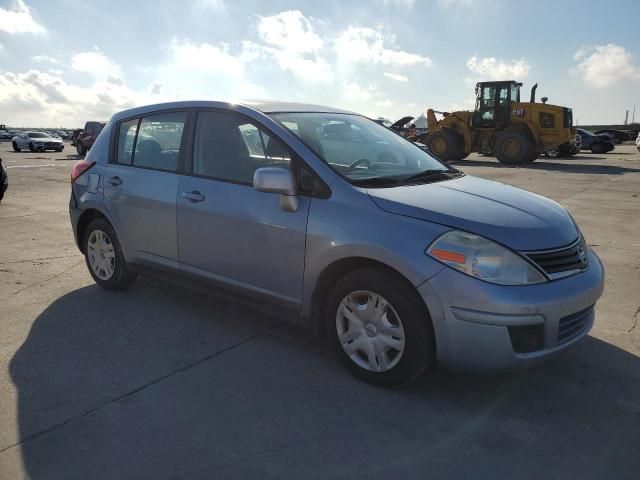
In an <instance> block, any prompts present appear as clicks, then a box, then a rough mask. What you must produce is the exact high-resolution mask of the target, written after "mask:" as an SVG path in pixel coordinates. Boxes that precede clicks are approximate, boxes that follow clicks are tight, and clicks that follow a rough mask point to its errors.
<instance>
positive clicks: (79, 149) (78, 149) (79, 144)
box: [76, 141, 87, 157]
mask: <svg viewBox="0 0 640 480" xmlns="http://www.w3.org/2000/svg"><path fill="white" fill-rule="evenodd" d="M76 152H78V155H80V156H81V157H84V156H85V154H86V153H87V150H86V149H85V148H84V145H82V142H80V141H76Z"/></svg>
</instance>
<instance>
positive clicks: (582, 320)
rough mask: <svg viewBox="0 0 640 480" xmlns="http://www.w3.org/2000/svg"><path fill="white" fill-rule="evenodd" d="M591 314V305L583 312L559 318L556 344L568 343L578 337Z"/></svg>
mask: <svg viewBox="0 0 640 480" xmlns="http://www.w3.org/2000/svg"><path fill="white" fill-rule="evenodd" d="M592 313H593V305H592V306H590V307H589V308H587V309H585V310H582V311H580V312H577V313H572V314H571V315H567V316H566V317H563V318H561V319H560V321H559V322H558V343H565V342H568V341H569V340H571V339H572V338H575V337H576V336H578V335H580V334H581V333H582V332H583V330H584V327H585V325H586V324H587V322H588V321H589V317H590V316H591V314H592Z"/></svg>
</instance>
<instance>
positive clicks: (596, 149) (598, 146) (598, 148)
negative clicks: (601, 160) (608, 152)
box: [591, 142, 604, 153]
mask: <svg viewBox="0 0 640 480" xmlns="http://www.w3.org/2000/svg"><path fill="white" fill-rule="evenodd" d="M591 153H604V145H602V143H600V142H596V143H592V144H591Z"/></svg>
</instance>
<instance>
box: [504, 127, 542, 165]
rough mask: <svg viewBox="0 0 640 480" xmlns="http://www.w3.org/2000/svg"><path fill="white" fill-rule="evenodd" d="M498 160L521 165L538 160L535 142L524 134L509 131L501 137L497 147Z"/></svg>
mask: <svg viewBox="0 0 640 480" xmlns="http://www.w3.org/2000/svg"><path fill="white" fill-rule="evenodd" d="M495 154H496V158H497V159H498V161H499V162H500V163H506V164H509V165H521V164H524V163H530V162H533V161H534V160H535V159H536V158H538V154H537V153H536V151H535V147H534V145H533V141H532V140H531V138H530V137H529V135H527V134H526V133H524V132H520V131H510V132H509V131H507V132H504V133H503V134H502V135H500V136H499V137H498V139H497V141H496V146H495Z"/></svg>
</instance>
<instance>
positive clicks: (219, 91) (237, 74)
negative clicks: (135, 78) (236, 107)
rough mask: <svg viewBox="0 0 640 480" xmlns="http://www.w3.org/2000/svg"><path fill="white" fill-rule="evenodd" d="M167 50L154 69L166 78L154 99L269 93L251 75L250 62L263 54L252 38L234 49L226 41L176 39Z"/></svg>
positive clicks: (161, 76)
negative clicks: (249, 72)
mask: <svg viewBox="0 0 640 480" xmlns="http://www.w3.org/2000/svg"><path fill="white" fill-rule="evenodd" d="M167 51H168V53H169V58H168V59H167V60H166V61H165V62H163V63H161V64H160V65H158V66H156V67H153V68H151V69H150V73H152V74H153V77H152V78H156V79H162V86H161V89H160V90H158V89H157V88H156V92H157V93H155V94H154V98H153V101H154V102H157V101H158V97H161V98H162V99H163V100H175V99H180V98H195V97H199V98H210V99H238V98H258V97H259V98H267V97H268V94H267V92H265V90H264V89H263V88H262V87H260V86H258V85H256V84H254V83H252V82H251V81H249V79H248V75H247V72H246V65H247V64H249V63H250V62H252V61H254V60H256V59H257V58H258V56H259V55H261V52H258V51H256V48H255V45H253V44H252V43H251V42H244V43H243V44H242V45H241V46H240V47H239V48H237V52H234V51H233V49H232V47H231V46H230V45H228V44H226V43H219V44H217V45H212V44H209V43H194V42H191V41H189V40H178V39H173V41H172V42H171V44H169V45H168V46H167ZM150 88H152V87H150Z"/></svg>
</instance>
